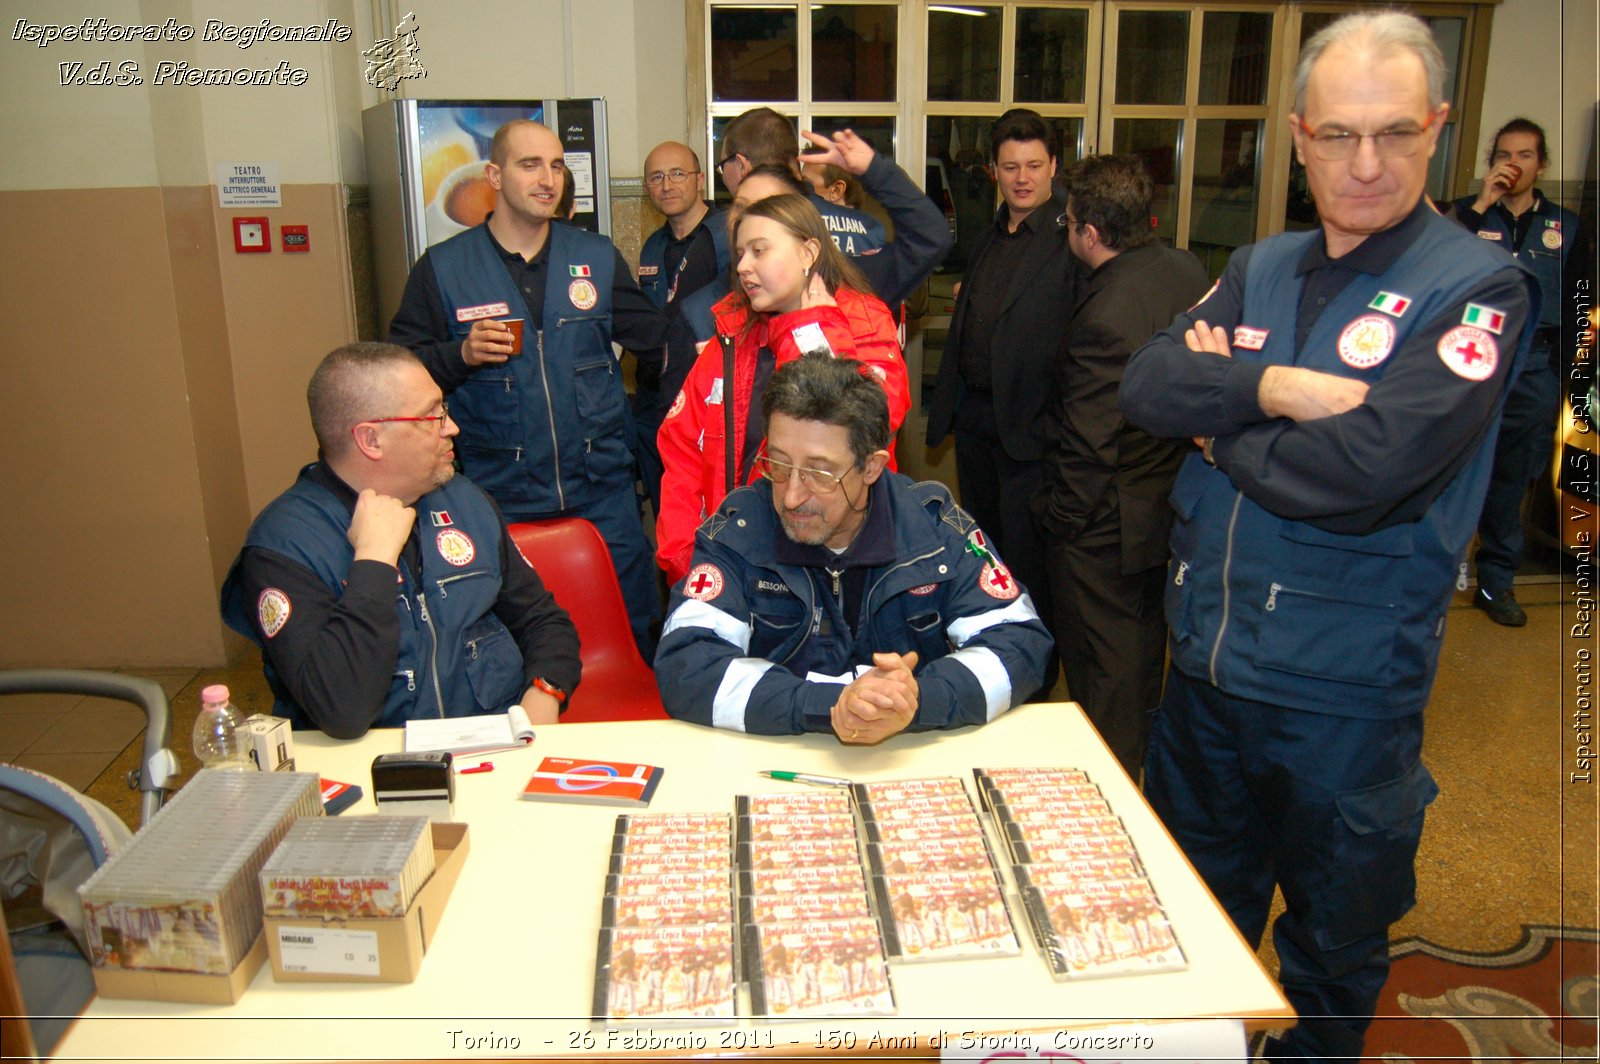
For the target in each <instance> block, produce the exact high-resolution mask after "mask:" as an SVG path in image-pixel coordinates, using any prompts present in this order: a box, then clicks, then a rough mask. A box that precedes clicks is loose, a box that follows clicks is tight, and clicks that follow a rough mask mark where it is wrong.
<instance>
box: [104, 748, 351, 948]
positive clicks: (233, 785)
mask: <svg viewBox="0 0 1600 1064" xmlns="http://www.w3.org/2000/svg"><path fill="white" fill-rule="evenodd" d="M318 783H319V781H318V779H317V776H316V774H315V773H309V772H225V771H220V770H215V769H208V770H203V771H201V772H200V773H198V774H197V775H196V776H195V777H194V779H192V780H190V781H189V783H188V784H187V785H186V786H185V787H184V788H183V789H182V790H180V791H178V793H177V794H176V795H174V796H173V798H172V800H171V801H169V802H168V803H167V804H166V806H165V807H164V808H162V810H161V811H160V812H159V813H157V814H156V815H155V816H154V817H152V818H151V820H150V822H149V823H148V824H146V825H145V826H144V827H143V828H142V829H140V831H139V833H138V834H137V835H135V836H134V837H133V838H132V839H131V840H130V841H129V842H128V844H127V845H126V846H124V847H122V849H120V850H118V851H117V852H116V853H114V854H113V855H112V856H111V858H110V859H109V860H107V861H106V863H105V864H103V865H101V866H100V868H99V869H98V870H97V871H96V872H95V873H94V874H93V875H91V876H90V877H89V878H88V879H87V880H85V881H84V883H83V885H82V886H80V887H79V888H78V896H79V898H80V899H81V900H82V902H83V911H84V918H85V931H86V933H87V937H88V940H89V948H90V953H91V956H90V960H91V961H92V962H93V963H94V964H95V965H96V966H101V965H111V966H115V967H122V968H155V969H163V970H168V971H178V972H200V973H205V974H210V975H226V974H227V973H229V972H231V971H232V970H233V969H234V967H235V966H237V965H238V963H239V962H240V961H241V960H243V959H244V957H245V955H246V954H247V953H249V952H250V949H251V947H252V946H253V945H254V944H255V941H256V937H257V936H258V935H260V933H261V928H262V926H263V922H264V918H263V913H262V907H261V879H260V872H261V868H262V866H263V865H264V864H266V861H267V858H268V857H269V856H270V855H271V854H272V851H273V850H275V849H276V848H277V846H278V843H279V842H281V841H282V840H283V837H284V835H285V834H286V833H287V832H288V831H289V828H290V825H291V824H293V823H294V822H295V821H296V820H297V819H298V818H301V817H320V816H322V796H321V788H320V787H319V785H318Z"/></svg>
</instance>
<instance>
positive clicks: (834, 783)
mask: <svg viewBox="0 0 1600 1064" xmlns="http://www.w3.org/2000/svg"><path fill="white" fill-rule="evenodd" d="M761 775H763V776H767V777H769V778H771V779H775V780H783V781H784V782H785V783H809V784H811V785H812V786H814V787H848V786H850V781H849V780H843V779H840V778H839V777H838V776H817V775H814V774H812V773H810V772H779V771H777V770H775V769H762V770H761Z"/></svg>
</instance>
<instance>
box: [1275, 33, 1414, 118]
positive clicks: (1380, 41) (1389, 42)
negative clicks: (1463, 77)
mask: <svg viewBox="0 0 1600 1064" xmlns="http://www.w3.org/2000/svg"><path fill="white" fill-rule="evenodd" d="M1336 44H1342V45H1345V46H1346V47H1348V48H1352V49H1355V50H1357V51H1359V52H1362V53H1364V54H1366V55H1369V56H1372V57H1374V58H1376V57H1378V56H1383V55H1387V54H1389V53H1391V52H1395V51H1398V50H1400V49H1405V50H1407V51H1410V52H1411V53H1412V54H1413V55H1415V56H1416V57H1417V58H1418V59H1420V60H1422V69H1423V71H1424V72H1425V73H1426V74H1427V77H1428V109H1429V110H1430V111H1432V110H1437V109H1438V107H1439V105H1440V104H1442V103H1444V56H1443V55H1442V54H1441V53H1440V51H1439V45H1438V43H1437V42H1436V41H1435V40H1434V39H1433V32H1432V31H1431V30H1429V29H1428V24H1427V23H1426V22H1423V21H1422V20H1421V19H1419V18H1417V17H1416V16H1415V15H1407V14H1405V13H1403V12H1400V11H1370V12H1358V13H1356V14H1352V15H1346V16H1344V17H1343V18H1341V19H1339V20H1338V21H1336V22H1333V23H1331V24H1329V25H1328V26H1325V27H1323V29H1322V30H1321V31H1320V32H1319V33H1317V35H1316V36H1314V37H1312V38H1311V39H1310V40H1309V41H1307V42H1306V46H1305V48H1303V49H1302V50H1301V52H1300V65H1299V66H1297V67H1296V68H1295V72H1294V112H1295V114H1297V115H1301V116H1302V117H1303V116H1304V115H1305V113H1306V83H1307V82H1309V81H1310V80H1311V68H1312V67H1313V66H1314V65H1316V62H1317V60H1318V59H1320V58H1322V53H1323V52H1325V51H1327V50H1328V49H1329V48H1331V47H1333V46H1334V45H1336Z"/></svg>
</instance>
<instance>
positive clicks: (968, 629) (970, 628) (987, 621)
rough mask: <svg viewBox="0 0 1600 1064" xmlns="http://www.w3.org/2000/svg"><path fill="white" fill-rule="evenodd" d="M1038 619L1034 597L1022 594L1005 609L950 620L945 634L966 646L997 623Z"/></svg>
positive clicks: (954, 642)
mask: <svg viewBox="0 0 1600 1064" xmlns="http://www.w3.org/2000/svg"><path fill="white" fill-rule="evenodd" d="M1038 619H1039V614H1038V611H1037V610H1035V609H1034V608H1033V598H1032V597H1031V596H1029V595H1021V596H1019V597H1018V598H1015V599H1013V600H1012V601H1010V602H1008V603H1006V604H1005V607H1004V608H1003V609H998V610H988V611H986V612H984V613H975V614H973V615H972V616H970V617H957V618H956V619H955V620H953V621H951V622H950V627H949V628H947V629H945V634H946V635H948V636H949V637H950V642H951V644H952V645H954V646H958V647H964V646H966V645H967V644H968V643H969V642H971V641H972V637H973V636H975V635H977V634H978V633H979V632H982V631H984V630H985V629H987V628H993V627H994V626H995V625H997V624H1020V623H1022V622H1024V621H1036V620H1038Z"/></svg>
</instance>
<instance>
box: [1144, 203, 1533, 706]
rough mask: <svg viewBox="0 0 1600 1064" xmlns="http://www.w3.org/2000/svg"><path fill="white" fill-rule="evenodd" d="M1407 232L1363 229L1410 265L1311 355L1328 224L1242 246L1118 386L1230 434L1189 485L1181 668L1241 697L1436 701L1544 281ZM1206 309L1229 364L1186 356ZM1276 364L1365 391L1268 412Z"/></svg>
mask: <svg viewBox="0 0 1600 1064" xmlns="http://www.w3.org/2000/svg"><path fill="white" fill-rule="evenodd" d="M1395 228H1396V230H1401V232H1400V234H1398V236H1397V235H1392V234H1390V231H1385V233H1384V234H1375V235H1374V236H1370V237H1368V238H1367V240H1368V241H1379V244H1375V245H1374V246H1373V248H1371V249H1369V251H1376V250H1377V249H1378V248H1379V247H1380V246H1383V241H1382V240H1380V237H1384V238H1386V239H1387V240H1389V241H1392V242H1394V243H1392V244H1391V245H1389V246H1390V247H1391V250H1392V251H1393V252H1394V254H1395V255H1396V256H1397V257H1395V258H1394V260H1393V261H1392V262H1391V263H1390V264H1389V265H1388V266H1387V268H1385V269H1383V270H1382V271H1381V272H1379V273H1359V274H1358V275H1356V276H1355V278H1354V279H1353V280H1351V281H1350V282H1349V284H1348V286H1347V287H1346V288H1344V290H1343V291H1342V292H1340V293H1339V294H1338V295H1336V296H1334V297H1333V299H1332V300H1331V301H1330V302H1329V303H1328V305H1327V307H1326V309H1325V310H1324V311H1323V312H1322V314H1321V316H1320V317H1319V318H1318V319H1317V321H1316V322H1315V324H1314V325H1313V326H1312V327H1311V329H1310V332H1309V334H1308V336H1307V337H1306V340H1305V342H1304V344H1303V345H1300V346H1299V347H1298V349H1297V345H1296V342H1295V335H1296V313H1297V308H1298V305H1299V303H1300V295H1301V287H1302V284H1303V283H1304V281H1303V276H1304V275H1303V274H1302V272H1301V271H1300V270H1299V269H1298V267H1299V266H1301V264H1302V263H1303V262H1304V261H1306V256H1307V252H1308V250H1317V249H1318V248H1320V246H1321V245H1320V241H1321V240H1322V234H1321V231H1320V230H1316V231H1313V232H1307V233H1294V234H1285V235H1283V236H1277V237H1273V238H1271V239H1269V240H1266V241H1263V242H1262V243H1260V244H1256V245H1253V246H1251V247H1247V248H1244V249H1241V250H1240V251H1239V252H1237V253H1236V254H1235V255H1234V257H1233V259H1232V260H1231V261H1230V262H1229V264H1228V268H1227V271H1226V272H1225V273H1224V275H1223V278H1222V280H1221V281H1220V282H1219V286H1218V287H1217V288H1216V289H1213V292H1212V294H1211V295H1209V296H1208V297H1207V298H1206V299H1204V300H1202V301H1201V302H1200V304H1199V305H1198V306H1196V307H1195V308H1193V309H1192V310H1190V311H1188V312H1187V313H1185V314H1182V315H1180V316H1179V317H1178V319H1177V321H1176V322H1174V324H1173V326H1172V327H1171V328H1170V329H1168V330H1167V331H1166V332H1164V333H1162V334H1160V335H1158V336H1157V337H1155V338H1154V339H1153V340H1151V341H1150V342H1149V343H1148V344H1146V345H1145V346H1144V347H1142V348H1141V349H1140V350H1139V351H1138V352H1136V353H1135V354H1134V357H1133V359H1132V361H1131V363H1130V365H1129V368H1128V371H1127V373H1126V375H1125V376H1124V378H1123V384H1122V393H1121V399H1122V405H1123V410H1124V412H1125V413H1126V414H1127V415H1128V417H1129V419H1130V420H1131V421H1133V422H1135V423H1136V424H1139V425H1141V426H1142V427H1144V428H1145V429H1147V430H1148V431H1150V432H1152V433H1155V434H1157V435H1162V436H1215V437H1216V438H1215V443H1214V445H1213V455H1214V458H1215V461H1216V465H1215V466H1214V467H1213V466H1210V465H1207V464H1206V462H1205V461H1204V460H1203V458H1202V457H1201V456H1200V455H1199V454H1198V453H1193V454H1191V455H1190V457H1189V458H1188V459H1187V460H1186V461H1185V464H1184V466H1183V469H1182V471H1181V472H1180V474H1179V476H1178V481H1177V484H1176V486H1175V487H1174V488H1173V492H1172V504H1173V508H1174V509H1175V510H1176V515H1177V522H1176V524H1175V526H1174V528H1173V532H1172V560H1171V563H1170V568H1169V579H1168V584H1167V596H1166V613H1167V622H1168V624H1169V626H1170V627H1171V631H1172V662H1173V665H1174V666H1175V667H1176V668H1179V669H1181V670H1183V672H1185V673H1186V674H1188V675H1190V676H1193V677H1196V678H1198V679H1201V680H1206V681H1209V682H1211V683H1212V684H1214V685H1215V686H1217V687H1218V688H1220V689H1221V690H1222V691H1224V692H1226V693H1227V694H1228V695H1231V696H1236V697H1242V698H1249V699H1254V700H1257V701H1262V702H1267V703H1271V704H1274V705H1281V706H1289V707H1292V708H1296V709H1302V710H1308V711H1311V712H1319V713H1327V714H1332V715H1336V716H1348V717H1365V718H1386V717H1397V716H1402V715H1406V714H1410V713H1416V712H1420V711H1421V709H1422V707H1423V705H1424V704H1425V703H1426V701H1427V698H1428V692H1429V689H1430V687H1431V685H1432V682H1433V676H1434V671H1435V668H1436V666H1437V663H1438V655H1439V647H1440V643H1441V642H1442V637H1443V634H1444V619H1445V610H1446V607H1447V606H1448V605H1449V601H1450V594H1451V587H1452V584H1453V583H1454V582H1455V579H1456V577H1457V575H1458V573H1459V572H1460V571H1461V568H1462V566H1464V555H1465V551H1466V548H1467V544H1468V542H1469V541H1470V540H1471V538H1472V534H1473V531H1474V530H1475V529H1476V527H1477V521H1478V511H1479V509H1480V508H1481V507H1482V504H1483V495H1484V490H1485V487H1486V485H1487V481H1488V475H1489V466H1490V463H1491V461H1492V459H1493V452H1494V440H1495V437H1496V434H1497V432H1498V428H1499V411H1500V408H1501V405H1502V404H1503V401H1504V396H1505V385H1506V381H1507V380H1508V379H1509V374H1510V373H1511V372H1513V370H1514V366H1515V363H1516V362H1517V361H1518V360H1520V359H1521V358H1522V357H1523V355H1524V354H1525V352H1526V350H1527V346H1528V343H1529V338H1530V335H1531V333H1532V329H1531V328H1525V326H1526V325H1527V322H1528V318H1529V312H1530V307H1531V306H1536V305H1537V300H1538V294H1537V291H1536V286H1535V285H1534V282H1533V279H1532V278H1531V277H1530V276H1528V275H1527V273H1526V272H1525V271H1523V270H1521V269H1519V268H1518V267H1517V266H1516V264H1515V263H1514V262H1512V260H1511V259H1510V258H1509V257H1507V256H1506V255H1504V254H1502V253H1500V252H1498V251H1496V250H1495V249H1494V248H1493V247H1491V246H1490V245H1489V244H1488V243H1486V242H1485V241H1481V240H1476V239H1474V238H1472V237H1470V236H1468V235H1467V234H1466V232H1465V231H1463V230H1462V229H1461V228H1460V227H1459V226H1456V225H1454V224H1453V223H1450V222H1448V221H1446V220H1444V219H1443V218H1440V217H1439V216H1438V215H1437V214H1435V213H1434V212H1433V211H1432V210H1431V209H1430V208H1428V207H1427V206H1426V205H1425V204H1424V205H1421V206H1419V207H1418V209H1417V212H1414V213H1413V214H1412V215H1411V216H1410V217H1409V218H1408V219H1407V220H1406V221H1405V222H1403V223H1402V224H1401V226H1397V227H1395ZM1401 239H1403V240H1404V241H1408V243H1400V242H1399V241H1400V240H1401ZM1362 246H1365V245H1362ZM1360 250H1361V247H1358V248H1357V249H1356V251H1360ZM1350 254H1351V255H1354V254H1355V252H1351V253H1350ZM1347 257H1348V256H1347ZM1334 261H1335V262H1338V261H1341V260H1334ZM1475 307H1476V308H1477V309H1476V310H1475V309H1474V308H1475ZM1484 312H1488V313H1484ZM1495 315H1501V316H1500V317H1495ZM1197 318H1198V319H1203V320H1205V321H1206V322H1208V323H1210V324H1213V325H1220V326H1222V327H1223V328H1225V329H1227V330H1228V332H1229V335H1230V337H1231V338H1232V343H1233V349H1232V357H1231V358H1222V357H1219V356H1217V355H1212V354H1206V353H1201V352H1193V351H1189V350H1188V348H1187V346H1186V345H1185V343H1184V340H1183V332H1184V330H1186V329H1187V328H1188V327H1189V326H1190V325H1192V324H1193V322H1194V321H1195V320H1196V319H1197ZM1468 322H1477V323H1478V324H1468ZM1271 364H1279V365H1295V366H1302V367H1306V368H1310V369H1314V370H1320V371H1323V372H1328V373H1336V374H1339V375H1342V376H1346V377H1353V378H1356V379H1359V380H1362V381H1365V382H1367V383H1368V384H1369V385H1370V391H1369V392H1368V393H1367V396H1366V399H1365V401H1364V402H1363V403H1362V404H1361V405H1359V406H1357V407H1355V408H1354V409H1352V410H1350V411H1348V412H1346V413H1344V414H1340V415H1336V416H1332V417H1324V418H1319V419H1315V420H1310V421H1303V422H1296V421H1292V420H1289V419H1286V418H1267V417H1266V415H1265V414H1263V413H1262V411H1261V409H1260V406H1259V403H1258V401H1257V398H1256V390H1257V388H1258V387H1259V382H1260V378H1261V375H1262V373H1263V372H1264V371H1265V368H1266V367H1267V366H1268V365H1271Z"/></svg>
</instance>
